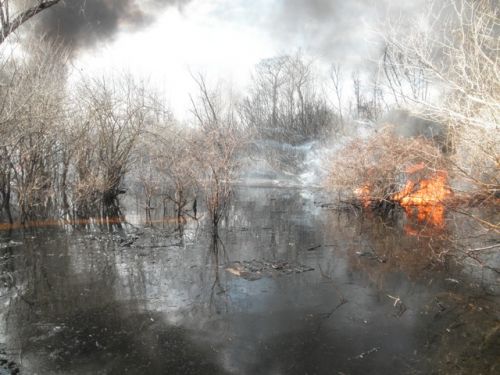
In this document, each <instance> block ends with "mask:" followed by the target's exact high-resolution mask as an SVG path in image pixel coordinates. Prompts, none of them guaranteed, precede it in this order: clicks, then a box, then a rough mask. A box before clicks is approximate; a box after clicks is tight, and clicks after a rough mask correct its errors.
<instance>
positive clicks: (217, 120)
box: [190, 75, 245, 228]
mask: <svg viewBox="0 0 500 375" xmlns="http://www.w3.org/2000/svg"><path fill="white" fill-rule="evenodd" d="M193 78H194V79H195V81H196V83H197V85H198V89H199V90H198V97H197V100H195V99H192V103H193V109H192V112H193V115H194V117H195V119H196V123H197V126H198V129H197V130H198V131H196V132H193V138H192V140H191V142H190V143H191V147H190V150H191V154H192V155H193V157H194V158H195V160H196V162H197V163H196V164H197V167H198V171H199V172H198V175H199V176H200V178H199V181H200V184H201V187H202V189H203V191H204V195H205V197H204V198H205V199H204V200H205V204H206V207H207V209H208V212H209V214H210V221H211V222H212V224H213V226H214V227H215V228H216V227H217V226H218V224H219V222H220V220H221V218H222V216H223V214H224V212H225V211H226V209H227V205H228V203H229V201H230V199H231V195H232V191H233V189H232V184H233V182H234V179H235V177H236V174H237V172H238V170H239V168H240V160H241V158H240V156H241V155H240V154H241V152H242V150H243V146H244V143H245V141H244V138H245V137H244V136H243V135H242V133H241V127H240V123H239V121H238V118H237V116H236V111H235V106H234V103H233V101H232V98H231V97H229V98H225V97H224V95H223V94H224V93H223V92H222V91H221V88H220V87H219V88H217V89H209V88H208V87H207V84H206V82H205V78H204V77H203V76H202V75H198V76H196V77H193Z"/></svg>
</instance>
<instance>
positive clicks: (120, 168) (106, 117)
mask: <svg viewBox="0 0 500 375" xmlns="http://www.w3.org/2000/svg"><path fill="white" fill-rule="evenodd" d="M78 95H79V103H80V106H81V109H80V110H81V111H82V113H83V119H84V121H85V122H84V123H83V124H82V126H84V127H85V128H86V132H85V136H84V137H83V138H82V144H81V151H80V152H79V155H78V158H77V160H75V163H76V170H77V180H78V182H77V186H78V188H77V191H78V193H77V196H78V198H77V201H78V202H79V203H80V208H83V211H86V210H87V209H91V211H94V210H95V208H96V207H100V211H101V212H102V214H103V215H104V216H116V215H118V214H119V202H118V196H119V195H120V194H122V193H124V189H123V186H122V185H121V184H122V181H123V178H124V176H125V173H126V172H127V170H128V167H129V161H130V156H131V154H132V150H133V147H134V146H135V144H136V142H137V140H138V137H139V135H140V134H141V132H142V131H143V130H144V128H145V127H146V125H147V124H148V122H150V121H153V120H154V118H155V110H156V106H155V103H153V104H152V103H151V96H150V94H149V93H148V91H147V89H146V87H145V86H144V84H142V83H138V82H136V81H134V80H133V79H132V78H131V77H130V76H125V77H121V78H120V79H117V80H109V79H89V80H84V81H83V82H81V84H80V88H79V92H78ZM82 203H84V204H83V206H82V205H81V204H82ZM89 205H90V206H89ZM80 214H84V215H85V214H87V213H86V212H81V213H80Z"/></svg>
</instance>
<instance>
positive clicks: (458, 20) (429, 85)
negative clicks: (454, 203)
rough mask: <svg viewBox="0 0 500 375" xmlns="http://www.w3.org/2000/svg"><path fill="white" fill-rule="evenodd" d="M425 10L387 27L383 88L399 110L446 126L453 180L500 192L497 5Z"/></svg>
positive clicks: (450, 3)
mask: <svg viewBox="0 0 500 375" xmlns="http://www.w3.org/2000/svg"><path fill="white" fill-rule="evenodd" d="M427 9H428V13H426V14H423V15H422V16H421V17H412V18H411V19H410V20H403V21H402V22H400V24H399V25H395V26H394V25H391V26H393V27H392V29H391V28H386V29H387V30H389V31H388V32H386V33H385V35H386V45H387V47H386V51H385V53H384V58H383V64H384V69H385V72H386V78H387V82H388V85H389V88H390V91H391V92H392V93H393V95H394V98H395V100H396V101H397V102H398V103H399V104H400V105H401V104H404V105H405V106H406V107H408V108H409V109H411V110H413V111H415V112H417V113H419V114H420V115H421V116H424V117H430V118H431V119H433V120H437V121H439V122H441V123H443V124H444V125H445V126H447V127H448V134H449V137H450V140H451V144H452V145H453V151H454V153H453V155H451V160H452V161H453V163H454V169H455V171H457V172H458V173H457V175H460V176H461V177H462V179H463V180H464V181H465V182H467V183H468V184H469V187H471V188H473V189H477V190H479V194H482V195H484V197H489V198H490V200H491V199H493V198H495V197H498V194H499V191H500V180H499V175H500V173H499V168H500V149H499V147H500V132H499V131H498V123H499V118H500V63H499V62H500V61H499V59H500V57H499V56H500V55H499V53H498V51H499V49H500V38H499V30H500V14H499V12H500V10H499V8H498V4H496V2H494V1H488V0H479V1H468V0H447V1H444V2H431V3H430V5H429V7H427ZM401 30H404V31H403V32H402V31H401Z"/></svg>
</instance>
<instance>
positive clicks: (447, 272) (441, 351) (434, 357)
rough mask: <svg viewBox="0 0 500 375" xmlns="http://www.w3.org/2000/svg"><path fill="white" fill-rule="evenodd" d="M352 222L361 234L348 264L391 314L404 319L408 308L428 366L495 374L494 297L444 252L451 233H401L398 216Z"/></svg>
mask: <svg viewBox="0 0 500 375" xmlns="http://www.w3.org/2000/svg"><path fill="white" fill-rule="evenodd" d="M353 224H354V225H356V227H357V231H358V233H359V234H360V237H359V240H356V241H354V242H353V244H352V245H351V246H350V247H349V249H348V251H347V256H348V262H349V266H350V268H351V269H353V270H357V271H362V274H364V275H365V276H366V277H368V279H369V280H370V281H371V282H372V283H373V284H374V285H375V286H376V287H377V289H378V290H379V291H380V294H381V296H382V298H385V297H388V298H387V301H388V303H393V306H394V311H395V314H394V316H395V317H399V318H402V319H404V315H403V314H404V313H405V311H406V309H409V310H410V311H412V312H410V314H413V316H416V317H418V319H416V325H417V327H416V329H415V332H417V337H418V341H419V348H420V349H419V350H420V351H421V352H422V353H425V354H424V358H427V359H428V363H427V364H426V366H427V367H429V368H433V369H435V370H436V374H464V375H465V374H471V373H484V374H490V373H491V374H493V373H497V372H498V370H499V369H500V361H499V360H498V350H499V349H500V325H499V324H498V314H497V312H496V311H497V308H498V296H495V295H491V297H488V296H485V291H484V287H483V286H481V282H482V281H480V280H477V279H476V280H475V279H474V275H473V274H468V273H467V272H466V269H465V268H464V266H463V264H462V265H461V264H458V263H457V262H456V261H455V259H453V258H451V257H449V256H448V255H449V254H450V249H452V248H453V246H454V243H453V242H452V241H450V238H453V237H454V233H450V232H448V231H444V230H443V231H442V232H441V233H440V235H439V236H437V235H436V236H408V235H404V234H402V232H403V231H402V229H403V228H401V227H400V225H399V224H400V222H399V221H397V218H396V221H392V222H391V221H387V220H382V219H380V218H376V217H373V218H371V219H368V220H367V219H366V218H365V219H364V220H361V221H355V220H354V221H353ZM485 271H486V272H487V271H488V270H485ZM485 278H486V279H488V278H487V277H485ZM405 280H406V282H407V281H408V280H411V285H413V286H412V287H411V289H410V290H402V289H400V286H401V285H403V284H404V282H405ZM402 316H403V317H402Z"/></svg>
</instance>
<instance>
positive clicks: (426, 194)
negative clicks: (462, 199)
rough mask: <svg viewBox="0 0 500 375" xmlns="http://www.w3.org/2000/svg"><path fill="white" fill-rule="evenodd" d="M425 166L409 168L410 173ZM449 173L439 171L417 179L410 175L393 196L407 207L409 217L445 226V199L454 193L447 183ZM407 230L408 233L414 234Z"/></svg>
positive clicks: (437, 226)
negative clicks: (403, 185) (402, 186)
mask: <svg viewBox="0 0 500 375" xmlns="http://www.w3.org/2000/svg"><path fill="white" fill-rule="evenodd" d="M424 168H425V164H424V163H419V164H416V165H414V166H411V167H409V168H407V170H406V172H407V173H408V174H410V175H411V174H415V173H416V172H420V171H422V170H423V169H424ZM447 180H448V173H446V172H445V171H437V172H434V173H432V174H431V176H430V177H429V178H425V179H420V180H417V181H415V178H414V176H412V177H410V179H409V180H408V182H407V183H406V185H405V187H404V188H403V190H401V191H400V192H399V193H396V194H394V196H393V197H392V198H393V199H394V200H395V201H397V202H399V204H400V205H401V206H402V207H403V208H404V209H405V211H406V214H407V215H408V216H409V217H415V216H416V218H417V221H418V222H419V223H424V222H425V223H427V224H430V225H432V226H434V227H436V228H443V227H444V213H445V209H444V201H445V200H446V199H447V198H448V197H450V196H451V195H452V191H451V189H450V188H449V187H448V185H447ZM413 232H414V231H413V230H407V233H408V234H414V233H413Z"/></svg>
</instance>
